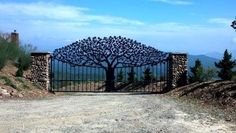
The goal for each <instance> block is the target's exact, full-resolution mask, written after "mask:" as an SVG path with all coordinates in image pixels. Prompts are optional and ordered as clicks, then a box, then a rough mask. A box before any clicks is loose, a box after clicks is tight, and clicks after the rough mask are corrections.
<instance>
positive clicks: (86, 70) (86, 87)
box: [85, 67, 88, 92]
mask: <svg viewBox="0 0 236 133" xmlns="http://www.w3.org/2000/svg"><path fill="white" fill-rule="evenodd" d="M87 82H88V67H85V89H86V92H87V91H88V83H87Z"/></svg>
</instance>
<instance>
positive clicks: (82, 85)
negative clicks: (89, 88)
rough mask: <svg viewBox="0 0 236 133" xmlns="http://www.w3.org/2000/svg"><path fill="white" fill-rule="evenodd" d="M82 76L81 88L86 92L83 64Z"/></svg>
mask: <svg viewBox="0 0 236 133" xmlns="http://www.w3.org/2000/svg"><path fill="white" fill-rule="evenodd" d="M81 69H82V70H81V77H82V79H81V89H82V92H84V67H83V66H81Z"/></svg>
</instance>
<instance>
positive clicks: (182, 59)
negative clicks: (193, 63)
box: [168, 53, 188, 89]
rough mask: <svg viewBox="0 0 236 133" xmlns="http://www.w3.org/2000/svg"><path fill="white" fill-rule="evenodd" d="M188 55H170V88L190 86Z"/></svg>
mask: <svg viewBox="0 0 236 133" xmlns="http://www.w3.org/2000/svg"><path fill="white" fill-rule="evenodd" d="M187 63H188V59H187V54H183V53H170V54H169V70H168V88H169V89H174V88H176V87H179V86H184V85H187V84H188V66H187Z"/></svg>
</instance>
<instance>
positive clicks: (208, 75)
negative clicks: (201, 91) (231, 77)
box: [203, 68, 217, 81]
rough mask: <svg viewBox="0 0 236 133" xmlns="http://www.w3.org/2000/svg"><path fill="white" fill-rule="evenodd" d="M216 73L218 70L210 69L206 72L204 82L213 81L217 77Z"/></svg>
mask: <svg viewBox="0 0 236 133" xmlns="http://www.w3.org/2000/svg"><path fill="white" fill-rule="evenodd" d="M216 71H217V70H216V69H214V68H208V69H206V70H204V72H203V80H204V81H209V80H213V79H214V78H215V77H216Z"/></svg>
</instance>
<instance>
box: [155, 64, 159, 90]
mask: <svg viewBox="0 0 236 133" xmlns="http://www.w3.org/2000/svg"><path fill="white" fill-rule="evenodd" d="M158 64H159V63H157V64H156V89H157V90H158V91H159V87H158V83H159V81H158Z"/></svg>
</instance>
